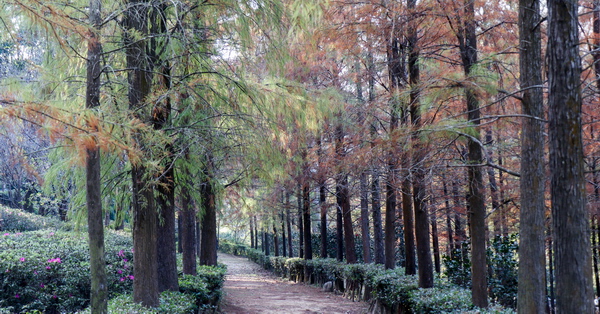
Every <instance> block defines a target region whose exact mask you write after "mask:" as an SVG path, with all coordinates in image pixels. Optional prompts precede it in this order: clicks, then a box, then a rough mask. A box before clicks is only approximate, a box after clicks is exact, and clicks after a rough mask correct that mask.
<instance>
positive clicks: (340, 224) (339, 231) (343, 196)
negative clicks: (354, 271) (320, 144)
mask: <svg viewBox="0 0 600 314" xmlns="http://www.w3.org/2000/svg"><path fill="white" fill-rule="evenodd" d="M343 140H344V130H343V128H342V125H341V124H340V125H338V126H337V127H336V130H335V152H336V156H337V157H338V163H339V164H338V167H339V168H340V169H339V170H338V173H337V178H336V186H335V192H336V193H335V197H336V204H337V209H336V243H337V254H336V257H337V260H338V261H343V260H344V231H345V230H344V219H343V217H344V207H345V206H346V204H345V202H346V201H347V180H348V177H347V176H346V175H344V174H343V173H342V170H341V166H340V164H343V158H344V147H343ZM344 179H346V181H344ZM345 189H346V190H345Z"/></svg>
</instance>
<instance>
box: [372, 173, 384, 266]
mask: <svg viewBox="0 0 600 314" xmlns="http://www.w3.org/2000/svg"><path fill="white" fill-rule="evenodd" d="M371 176H372V178H373V179H372V182H371V211H372V214H373V244H374V248H375V249H374V252H373V253H374V255H375V264H384V263H385V250H384V248H383V224H382V220H381V199H380V195H381V193H380V192H379V189H380V186H379V172H378V171H377V168H376V167H374V168H373V171H372V175H371Z"/></svg>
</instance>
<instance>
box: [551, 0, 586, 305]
mask: <svg viewBox="0 0 600 314" xmlns="http://www.w3.org/2000/svg"><path fill="white" fill-rule="evenodd" d="M577 10H578V1H576V0H563V1H558V0H549V1H548V82H549V84H548V87H549V97H548V107H549V115H548V116H549V127H548V129H549V132H548V135H549V139H550V149H549V151H550V170H551V171H550V172H551V184H550V186H551V195H552V197H551V199H552V224H553V235H554V252H555V258H556V260H555V263H556V265H555V269H556V301H557V302H556V307H557V312H558V313H594V304H593V302H592V300H593V296H594V294H593V288H592V285H593V283H592V264H591V247H590V230H589V225H588V221H589V219H588V213H587V211H586V206H585V205H586V204H585V201H586V200H585V178H584V173H583V143H582V125H581V104H582V99H581V77H580V75H581V61H580V57H579V49H578V45H579V36H578V35H579V34H578V19H577V17H578V15H577Z"/></svg>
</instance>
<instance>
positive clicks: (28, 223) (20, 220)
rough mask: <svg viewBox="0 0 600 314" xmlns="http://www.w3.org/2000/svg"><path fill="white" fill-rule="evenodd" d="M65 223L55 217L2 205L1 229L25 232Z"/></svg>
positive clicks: (0, 213)
mask: <svg viewBox="0 0 600 314" xmlns="http://www.w3.org/2000/svg"><path fill="white" fill-rule="evenodd" d="M63 226H64V223H63V222H61V221H60V220H58V219H56V218H53V217H44V216H40V215H36V214H31V213H28V212H24V211H22V210H20V209H14V208H8V207H4V206H0V231H4V232H23V231H34V230H40V229H45V228H52V229H59V228H61V227H63Z"/></svg>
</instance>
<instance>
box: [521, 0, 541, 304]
mask: <svg viewBox="0 0 600 314" xmlns="http://www.w3.org/2000/svg"><path fill="white" fill-rule="evenodd" d="M541 19H542V18H541V16H540V3H539V0H520V3H519V34H520V35H519V36H520V43H521V44H520V49H519V51H520V77H521V89H522V90H523V97H522V100H521V106H522V110H523V114H524V115H528V116H531V117H528V118H525V119H524V120H523V123H522V132H521V182H520V186H521V187H520V188H521V214H520V222H521V223H520V224H519V226H520V230H519V234H520V239H519V255H520V256H527V257H528V258H520V259H519V269H518V272H519V275H518V276H519V287H518V296H517V309H518V312H519V313H522V314H526V313H545V311H546V291H545V290H546V282H545V275H546V263H545V261H546V258H545V239H544V237H545V234H544V228H545V227H544V220H545V217H544V216H545V206H544V201H545V200H544V190H545V188H544V187H545V182H544V181H545V180H544V177H545V173H544V166H543V164H544V135H543V132H544V125H543V122H542V121H541V120H542V119H543V118H544V99H543V94H542V93H543V91H542V84H543V82H542V64H541V63H542V47H541V30H540V27H539V26H538V25H539V23H540V21H541ZM533 86H537V87H534V88H532V87H533Z"/></svg>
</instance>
